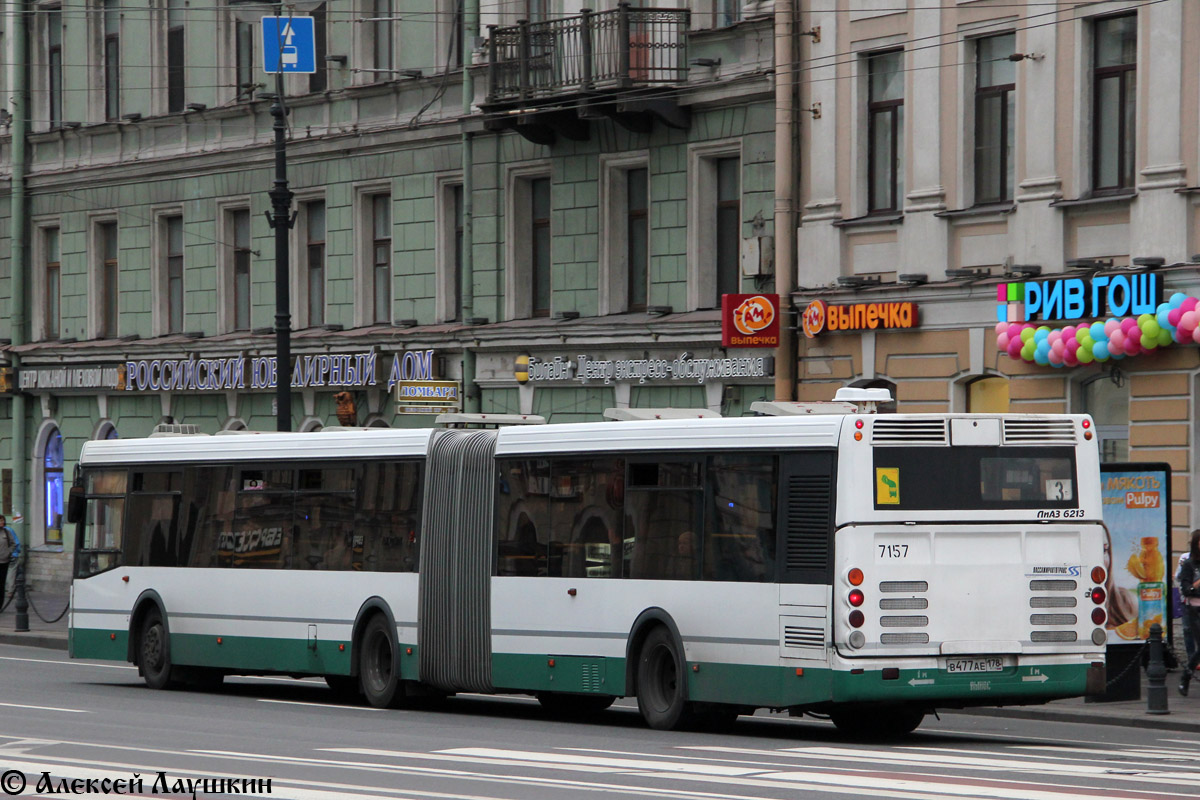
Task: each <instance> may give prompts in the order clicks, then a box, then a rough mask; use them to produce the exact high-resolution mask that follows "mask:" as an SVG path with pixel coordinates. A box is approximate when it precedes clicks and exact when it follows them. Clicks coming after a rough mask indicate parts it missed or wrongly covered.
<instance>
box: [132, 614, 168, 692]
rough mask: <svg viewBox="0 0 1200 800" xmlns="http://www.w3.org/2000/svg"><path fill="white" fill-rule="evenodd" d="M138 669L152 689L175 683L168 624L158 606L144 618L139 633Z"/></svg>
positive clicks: (164, 687) (166, 687) (166, 686)
mask: <svg viewBox="0 0 1200 800" xmlns="http://www.w3.org/2000/svg"><path fill="white" fill-rule="evenodd" d="M138 671H140V672H141V673H142V679H143V680H144V681H146V685H147V686H149V687H150V688H151V689H169V688H171V687H172V686H174V685H175V681H174V680H173V676H172V674H171V672H172V667H171V645H170V642H169V641H168V639H167V626H166V625H164V624H163V620H162V613H161V612H160V611H159V610H158V609H157V608H152V609H150V610H149V611H147V612H146V616H145V617H144V618H143V619H142V630H141V633H140V634H139V635H138Z"/></svg>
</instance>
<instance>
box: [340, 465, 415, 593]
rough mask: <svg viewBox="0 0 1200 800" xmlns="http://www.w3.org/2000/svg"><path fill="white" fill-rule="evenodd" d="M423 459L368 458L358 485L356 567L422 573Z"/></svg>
mask: <svg viewBox="0 0 1200 800" xmlns="http://www.w3.org/2000/svg"><path fill="white" fill-rule="evenodd" d="M421 469H422V464H421V463H420V462H419V461H368V462H367V463H366V464H364V465H363V470H362V477H361V478H360V480H359V485H358V501H357V502H358V510H357V512H356V514H355V517H354V534H353V538H352V539H351V542H350V548H351V553H352V556H351V559H352V561H351V568H352V569H362V570H365V571H368V572H416V571H417V556H418V552H419V549H418V548H419V542H418V539H417V534H418V532H419V531H420V530H421V501H422V493H421V491H422V486H421Z"/></svg>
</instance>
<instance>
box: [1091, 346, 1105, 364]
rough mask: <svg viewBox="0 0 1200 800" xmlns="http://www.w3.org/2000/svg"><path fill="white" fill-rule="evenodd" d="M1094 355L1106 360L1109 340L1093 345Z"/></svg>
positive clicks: (1098, 358)
mask: <svg viewBox="0 0 1200 800" xmlns="http://www.w3.org/2000/svg"><path fill="white" fill-rule="evenodd" d="M1092 355H1093V356H1095V357H1096V360H1097V361H1104V360H1105V359H1106V358H1108V342H1096V343H1095V344H1094V345H1092Z"/></svg>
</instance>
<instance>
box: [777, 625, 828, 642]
mask: <svg viewBox="0 0 1200 800" xmlns="http://www.w3.org/2000/svg"><path fill="white" fill-rule="evenodd" d="M783 646H784V647H824V646H825V632H824V631H823V630H822V629H820V628H801V627H799V626H797V625H784V626H783Z"/></svg>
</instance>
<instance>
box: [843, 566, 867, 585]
mask: <svg viewBox="0 0 1200 800" xmlns="http://www.w3.org/2000/svg"><path fill="white" fill-rule="evenodd" d="M846 580H848V581H850V585H851V586H862V582H863V571H862V570H861V569H859V568H858V567H853V568H851V570H850V571H849V572H847V573H846Z"/></svg>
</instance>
